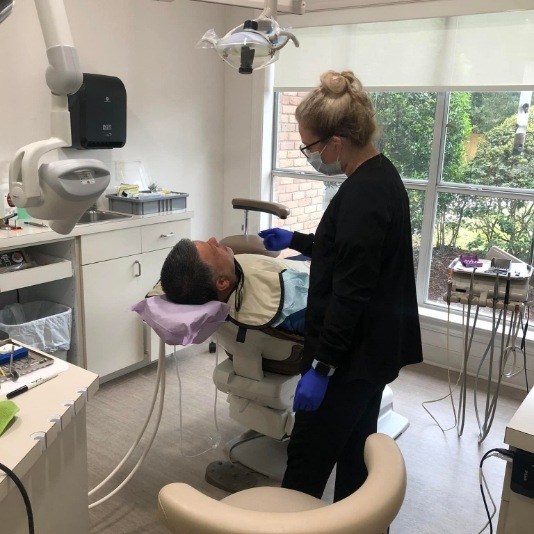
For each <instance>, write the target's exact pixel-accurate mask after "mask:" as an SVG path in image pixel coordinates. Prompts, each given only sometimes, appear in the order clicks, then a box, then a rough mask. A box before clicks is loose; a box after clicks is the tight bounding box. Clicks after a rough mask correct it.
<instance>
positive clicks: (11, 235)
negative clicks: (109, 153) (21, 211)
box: [0, 210, 193, 250]
mask: <svg viewBox="0 0 534 534" xmlns="http://www.w3.org/2000/svg"><path fill="white" fill-rule="evenodd" d="M192 217H193V212H192V211H187V210H181V211H171V212H164V213H154V214H151V215H132V216H131V217H129V218H127V219H118V220H110V221H99V222H95V223H88V224H81V225H79V226H75V227H74V229H73V230H72V232H70V233H69V234H67V235H62V234H58V233H56V232H54V231H53V230H51V229H50V228H49V227H48V226H46V227H42V228H41V227H38V226H33V225H29V224H24V222H23V221H19V223H20V224H19V226H21V227H22V228H21V229H20V230H0V248H1V249H2V250H9V249H13V248H18V247H23V246H27V245H39V244H42V243H47V242H48V243H49V242H53V241H62V240H65V239H70V238H73V237H78V236H83V235H89V234H97V233H101V232H109V231H112V230H123V229H125V228H135V227H137V226H145V225H147V224H156V223H160V222H171V221H179V220H183V219H191V218H192ZM37 222H40V221H37Z"/></svg>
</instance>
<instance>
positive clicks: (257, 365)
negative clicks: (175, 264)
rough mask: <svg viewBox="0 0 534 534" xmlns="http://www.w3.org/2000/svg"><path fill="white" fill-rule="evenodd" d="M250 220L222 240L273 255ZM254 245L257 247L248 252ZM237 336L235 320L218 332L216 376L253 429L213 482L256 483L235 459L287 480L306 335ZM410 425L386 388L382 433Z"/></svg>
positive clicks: (212, 474)
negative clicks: (220, 356)
mask: <svg viewBox="0 0 534 534" xmlns="http://www.w3.org/2000/svg"><path fill="white" fill-rule="evenodd" d="M232 204H233V206H234V208H235V209H243V210H253V211H262V212H266V213H271V214H273V215H277V216H279V217H281V218H283V219H285V218H286V217H287V216H288V214H289V210H288V209H287V208H286V207H285V206H282V205H280V204H274V203H271V202H259V201H254V200H248V199H242V198H240V199H234V200H233V202H232ZM247 220H248V216H247V214H245V225H244V235H241V236H232V237H230V238H225V239H223V240H221V241H220V242H221V243H223V244H225V245H226V246H230V248H232V249H233V250H234V252H235V253H244V252H247V251H248V252H249V253H258V254H263V253H267V254H269V255H272V254H273V253H272V252H270V251H266V250H265V248H264V247H263V241H262V240H261V239H260V238H259V237H258V236H249V235H248V233H247ZM250 244H252V247H253V248H252V250H247V246H248V245H250ZM274 254H275V255H277V254H278V253H277V252H275V253H274ZM237 339H238V327H237V326H236V325H234V324H233V323H231V322H226V323H224V324H223V325H221V326H220V327H219V329H218V330H217V344H218V346H219V348H221V347H222V348H223V349H224V351H225V352H226V355H227V356H228V358H227V359H225V360H224V361H222V362H221V363H220V364H218V365H217V366H216V368H215V370H214V373H213V380H214V382H215V385H216V387H217V389H218V390H219V391H221V392H223V393H226V394H227V395H228V397H227V402H228V404H229V410H230V417H231V418H232V419H234V420H235V421H237V422H238V423H240V424H242V425H243V426H244V427H245V428H247V429H249V430H248V431H246V432H245V433H243V434H242V435H240V436H238V437H236V438H235V439H233V440H231V441H230V442H229V443H227V444H226V450H227V452H228V454H229V458H230V462H213V463H211V464H210V465H209V466H208V468H207V469H206V480H207V481H208V482H210V483H211V484H212V485H214V486H217V487H219V488H221V489H224V490H226V491H230V492H233V491H238V490H240V489H244V488H246V487H250V486H252V485H254V482H251V480H250V477H248V476H246V475H247V473H246V472H241V471H239V472H236V469H235V462H238V463H239V464H240V465H243V466H245V467H246V468H248V469H251V470H252V471H254V472H257V473H261V474H263V475H265V476H267V477H269V478H271V479H273V480H276V481H281V480H282V478H283V475H284V471H285V467H286V461H287V444H288V438H289V436H290V435H291V431H292V429H293V423H294V413H293V410H292V406H293V397H294V392H295V389H296V386H297V382H298V380H299V378H300V374H299V367H300V360H301V352H302V346H303V345H302V344H303V338H302V337H301V336H298V335H295V334H292V333H289V332H285V331H283V330H280V329H277V328H267V329H262V330H254V329H248V330H247V331H246V336H245V340H244V342H241V341H238V340H237ZM408 425H409V422H408V419H406V418H405V417H403V416H402V415H400V414H398V413H396V412H394V411H393V393H392V391H391V388H390V387H389V386H386V388H385V390H384V393H383V395H382V403H381V407H380V414H379V419H378V431H379V432H382V433H384V434H387V435H389V436H390V437H392V438H396V437H398V436H399V435H400V434H401V433H402V432H404V430H406V428H407V427H408ZM241 475H243V476H242V477H241Z"/></svg>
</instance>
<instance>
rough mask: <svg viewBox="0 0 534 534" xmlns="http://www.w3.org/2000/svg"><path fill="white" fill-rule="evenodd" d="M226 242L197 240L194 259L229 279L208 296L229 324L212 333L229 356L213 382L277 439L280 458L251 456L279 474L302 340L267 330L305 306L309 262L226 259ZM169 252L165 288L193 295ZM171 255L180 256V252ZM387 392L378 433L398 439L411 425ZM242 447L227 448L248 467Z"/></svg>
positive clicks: (236, 412) (248, 419)
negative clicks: (223, 308)
mask: <svg viewBox="0 0 534 534" xmlns="http://www.w3.org/2000/svg"><path fill="white" fill-rule="evenodd" d="M247 237H248V236H247ZM182 241H188V240H182ZM189 243H191V242H189ZM223 243H224V240H223V241H222V242H221V243H220V244H219V243H218V242H217V241H216V240H215V239H214V238H212V239H210V240H209V241H208V242H196V245H194V246H196V247H197V251H198V254H197V256H198V255H200V256H201V259H202V260H203V261H206V259H209V260H210V261H213V262H222V265H223V272H228V273H229V274H228V276H227V277H226V278H228V280H230V282H231V284H229V285H228V284H224V283H223V282H224V281H225V280H224V278H225V277H224V276H222V277H218V278H217V282H216V289H217V293H216V294H215V295H214V296H213V297H212V300H215V299H217V300H227V301H228V304H229V305H230V314H229V321H227V322H226V323H224V324H223V325H221V326H220V327H219V329H218V336H217V341H218V344H219V346H220V347H222V348H224V349H225V351H226V353H227V354H228V356H229V357H228V359H226V360H225V361H223V362H222V363H220V364H219V365H218V366H217V368H216V369H215V371H214V382H215V384H216V386H217V388H218V389H219V390H221V391H223V392H225V393H227V394H228V403H229V405H230V415H231V417H232V418H233V419H235V420H236V421H238V422H240V423H241V424H243V425H244V426H245V427H247V428H250V429H252V430H254V431H256V432H258V433H260V434H261V435H263V436H267V437H268V438H267V439H270V440H271V441H274V440H276V441H277V443H278V444H282V446H281V456H280V459H279V460H276V459H275V458H274V456H275V455H273V454H271V453H265V451H264V452H260V453H253V454H252V456H253V457H255V458H256V459H258V458H263V459H265V458H268V459H273V460H275V464H278V465H277V466H276V468H275V470H274V471H273V470H271V469H267V472H265V470H262V469H259V470H260V472H264V473H265V474H267V475H269V476H272V477H274V478H277V479H281V476H282V474H283V471H284V469H285V459H284V453H285V444H284V443H283V442H282V440H284V438H287V437H288V436H289V435H290V434H291V431H292V428H293V422H294V414H293V411H292V406H293V397H294V392H295V388H296V385H297V382H298V380H299V371H300V369H299V367H300V354H301V349H302V341H303V340H302V338H300V337H298V336H295V335H292V334H290V333H284V332H283V331H282V330H279V329H276V328H272V327H273V326H277V325H280V324H281V323H283V324H284V321H285V319H287V317H288V316H290V315H291V314H292V313H293V312H295V311H297V312H298V311H302V308H303V307H305V303H306V294H307V278H306V277H307V272H308V270H309V267H308V265H307V262H300V261H291V260H287V259H280V258H272V257H267V256H259V255H255V254H242V255H238V256H237V257H236V258H235V261H234V259H233V258H232V261H229V260H228V257H227V256H228V253H229V251H230V249H229V248H227V247H226V246H224V244H223ZM185 244H186V245H187V243H185ZM199 244H200V245H199ZM177 246H178V245H177ZM234 246H235V243H234ZM175 248H176V247H175ZM173 250H174V249H173ZM171 256H172V252H171V254H170V255H169V258H168V259H167V260H166V262H165V264H164V266H163V269H162V286H163V289H164V290H165V293H166V295H167V298H169V300H171V301H173V302H180V300H179V299H181V298H182V295H181V293H182V292H183V291H186V292H191V291H192V289H191V288H193V289H194V285H193V284H192V283H189V282H188V281H187V280H185V279H184V276H183V274H184V272H185V270H182V271H181V272H180V274H181V275H182V276H177V275H176V270H175V264H174V263H173V261H172V258H171ZM175 256H176V257H178V254H175ZM181 260H182V258H180V261H181ZM195 267H196V268H195V269H194V270H195V272H198V271H199V270H200V269H201V266H195ZM169 269H171V270H170V274H169V272H168V271H169ZM224 269H227V271H224ZM189 270H191V269H190V266H189ZM211 276H213V274H211ZM225 276H226V275H225ZM212 279H213V278H211V279H210V280H212ZM211 284H213V282H211ZM229 288H230V289H229ZM175 294H177V295H178V296H176V295H175ZM303 295H304V296H303ZM208 300H210V299H209V298H208ZM204 301H206V300H204ZM191 303H194V302H191ZM199 303H200V302H199ZM391 397H392V394H391V390H390V389H389V388H388V387H386V389H385V391H384V395H383V399H382V406H381V413H380V417H379V431H381V432H384V433H387V434H389V435H391V436H392V437H396V436H397V435H398V434H400V433H401V432H402V431H403V430H404V429H405V428H406V427H407V426H408V422H407V420H406V419H405V418H403V417H401V416H398V415H397V414H394V412H393V411H392V401H391ZM386 412H387V413H386ZM386 415H388V417H387V419H388V422H393V423H394V425H393V427H392V428H388V429H386V428H381V427H383V425H381V420H384V419H385V416H386ZM246 441H247V443H248V444H249V445H253V446H255V445H256V443H257V442H258V440H250V439H249V438H248V437H247V440H246ZM252 441H254V443H253V442H252ZM244 445H245V443H243V444H239V443H238V444H236V445H235V446H233V447H232V451H231V452H232V456H233V457H234V458H236V459H238V460H239V461H240V462H241V463H243V464H244V465H248V463H247V461H244V460H242V459H241V458H240V457H238V456H237V452H238V451H239V450H240V449H242V448H243V446H244ZM277 447H278V445H277ZM248 466H249V467H252V468H255V467H256V466H250V465H248Z"/></svg>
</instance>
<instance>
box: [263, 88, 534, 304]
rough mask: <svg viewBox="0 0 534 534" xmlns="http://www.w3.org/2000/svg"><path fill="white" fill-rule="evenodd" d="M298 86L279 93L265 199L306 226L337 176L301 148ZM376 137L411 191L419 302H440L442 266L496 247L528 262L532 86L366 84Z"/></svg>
mask: <svg viewBox="0 0 534 534" xmlns="http://www.w3.org/2000/svg"><path fill="white" fill-rule="evenodd" d="M305 94H306V93H304V92H288V91H284V92H278V93H276V99H275V101H276V105H275V129H274V131H275V136H276V139H275V143H273V146H274V154H273V173H272V177H273V180H272V185H273V200H274V201H275V202H280V203H282V204H285V205H287V206H288V207H290V208H291V216H290V217H289V218H288V219H287V220H286V221H280V222H276V221H273V222H275V224H280V225H284V226H290V227H291V228H292V229H293V230H300V231H303V232H313V231H314V230H315V228H316V227H317V224H318V223H319V220H320V218H321V216H322V213H323V212H324V209H325V207H326V206H327V205H328V202H329V200H330V198H331V197H332V196H333V194H335V192H336V190H337V188H338V187H339V183H340V179H339V178H335V177H334V178H331V177H326V176H324V175H320V174H318V173H316V172H315V171H314V170H313V169H311V168H310V167H309V166H308V165H307V163H306V160H305V158H303V157H302V155H301V154H300V152H299V145H300V143H301V139H300V136H299V133H298V128H297V124H296V122H295V119H294V112H295V108H296V106H297V105H298V103H299V102H300V100H301V99H302V98H303V96H304V95H305ZM370 96H371V98H372V100H373V103H374V105H375V108H376V117H377V123H378V125H379V138H378V140H377V145H378V147H379V148H380V150H381V151H382V152H384V153H385V154H386V155H387V156H388V157H389V158H390V159H391V160H392V161H393V163H394V164H395V165H396V166H397V168H398V169H399V172H400V174H401V176H402V179H403V181H404V183H405V186H406V189H407V191H408V195H409V198H410V208H411V216H412V232H413V246H414V263H415V269H416V276H417V279H418V294H419V300H420V304H427V305H438V306H439V305H441V306H444V305H445V304H444V301H443V295H444V293H445V291H446V279H447V266H448V265H449V264H450V263H451V261H452V260H453V259H454V258H456V257H457V256H459V254H460V253H462V252H471V253H477V254H478V255H479V257H481V258H483V257H485V253H486V252H487V251H488V249H489V248H490V247H491V246H498V247H500V248H502V249H504V250H505V251H507V252H509V253H510V254H512V255H514V256H516V257H518V258H520V259H522V260H524V261H527V260H528V259H529V252H530V247H531V242H532V236H533V232H534V119H533V117H532V113H530V105H531V99H532V92H530V91H522V92H511V91H508V92H505V91H500V92H467V91H462V92H458V91H456V92H424V91H419V92H372V93H370Z"/></svg>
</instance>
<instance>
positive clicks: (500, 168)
mask: <svg viewBox="0 0 534 534" xmlns="http://www.w3.org/2000/svg"><path fill="white" fill-rule="evenodd" d="M516 127H517V126H516V118H515V116H513V117H510V118H507V119H506V120H504V121H503V122H502V123H501V124H500V125H498V126H496V127H494V128H492V129H491V130H490V131H489V132H488V133H487V134H486V136H485V139H484V140H483V141H482V143H481V144H480V146H479V149H478V151H477V154H476V156H475V158H473V160H472V161H471V162H470V164H469V166H468V168H467V171H466V176H468V177H469V182H470V183H473V184H482V185H491V186H498V187H507V188H519V189H534V118H533V115H532V114H531V115H530V120H529V124H528V128H527V134H526V137H525V144H524V150H523V152H522V153H521V154H516V153H514V150H513V147H514V137H515V132H516ZM470 202H471V206H470V213H469V222H468V223H467V225H466V226H467V227H468V228H470V229H471V230H472V231H474V232H476V233H477V234H478V237H477V239H475V240H473V241H472V242H470V243H469V247H471V248H475V247H477V248H478V249H487V248H489V247H490V246H491V245H497V246H500V247H502V248H504V249H505V250H507V251H508V252H510V253H511V254H513V255H514V256H517V257H519V258H522V259H526V258H527V256H528V252H529V248H530V239H531V234H532V230H533V228H534V202H532V201H529V200H518V199H503V198H501V199H497V198H487V197H473V198H472V199H471V200H470Z"/></svg>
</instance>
